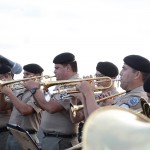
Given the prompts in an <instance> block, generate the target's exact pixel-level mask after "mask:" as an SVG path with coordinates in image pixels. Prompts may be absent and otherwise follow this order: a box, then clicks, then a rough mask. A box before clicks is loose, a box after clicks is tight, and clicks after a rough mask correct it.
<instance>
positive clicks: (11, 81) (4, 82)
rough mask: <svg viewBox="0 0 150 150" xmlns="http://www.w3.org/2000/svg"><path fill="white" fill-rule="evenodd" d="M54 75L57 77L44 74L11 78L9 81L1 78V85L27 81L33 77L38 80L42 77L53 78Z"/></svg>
mask: <svg viewBox="0 0 150 150" xmlns="http://www.w3.org/2000/svg"><path fill="white" fill-rule="evenodd" d="M53 77H55V76H49V75H44V76H34V77H30V78H24V79H18V80H9V81H2V80H0V87H1V86H4V85H9V84H14V83H17V82H22V81H27V80H33V79H34V80H36V79H40V78H45V79H48V78H50V79H51V78H53Z"/></svg>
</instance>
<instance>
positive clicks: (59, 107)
mask: <svg viewBox="0 0 150 150" xmlns="http://www.w3.org/2000/svg"><path fill="white" fill-rule="evenodd" d="M53 63H54V65H55V66H54V67H55V69H54V74H55V76H56V80H58V81H59V80H71V79H77V78H79V76H78V73H77V71H78V68H77V62H76V60H75V56H74V55H73V54H72V53H68V52H66V53H61V54H59V55H57V56H56V57H55V58H54V59H53ZM39 84H40V83H38V82H34V81H28V82H26V83H25V86H26V87H27V88H28V89H29V90H31V89H33V88H37V90H36V92H35V93H34V97H35V99H36V101H37V102H38V104H39V105H40V107H41V108H42V109H43V110H45V111H44V112H43V114H42V120H41V127H42V129H43V132H44V135H45V136H44V138H43V140H42V150H64V149H66V148H69V147H72V146H73V145H76V144H77V143H78V140H77V132H78V124H75V123H73V122H72V121H71V119H70V101H73V99H74V98H73V97H68V98H66V97H63V96H64V95H61V94H59V93H58V94H56V95H54V96H51V95H50V96H49V99H48V97H47V98H46V99H45V97H44V94H43V95H42V91H41V90H39V88H38V87H39V86H40V85H39ZM58 86H59V85H58Z"/></svg>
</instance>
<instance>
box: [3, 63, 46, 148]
mask: <svg viewBox="0 0 150 150" xmlns="http://www.w3.org/2000/svg"><path fill="white" fill-rule="evenodd" d="M23 69H24V72H23V74H24V78H27V77H31V76H41V75H42V72H43V71H44V70H43V68H42V67H41V66H39V65H38V64H27V65H25V66H24V67H23ZM17 84H18V83H17ZM0 88H1V92H2V93H4V94H5V95H6V96H8V98H9V102H11V103H12V104H13V109H12V112H11V116H10V119H9V124H16V125H19V126H20V127H21V128H23V129H24V130H26V131H28V132H29V134H30V135H31V137H32V138H33V140H34V141H35V143H36V144H39V140H38V138H37V132H38V129H39V125H40V121H41V113H42V109H41V108H40V107H39V106H38V105H37V103H36V102H35V99H34V97H33V94H34V92H35V89H33V90H31V91H29V90H28V89H26V88H25V87H24V86H23V85H22V84H21V83H19V84H18V87H16V88H15V89H13V90H12V89H10V88H9V87H8V86H7V85H4V86H1V87H0ZM18 138H19V137H18ZM14 149H15V150H22V145H20V143H19V142H18V141H17V139H16V138H15V137H14V136H13V134H12V133H11V132H10V134H9V136H8V139H7V145H6V150H14Z"/></svg>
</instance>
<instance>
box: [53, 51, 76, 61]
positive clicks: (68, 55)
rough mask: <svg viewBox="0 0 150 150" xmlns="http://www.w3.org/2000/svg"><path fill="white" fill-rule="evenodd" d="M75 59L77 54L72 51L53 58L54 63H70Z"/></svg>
mask: <svg viewBox="0 0 150 150" xmlns="http://www.w3.org/2000/svg"><path fill="white" fill-rule="evenodd" d="M73 61H75V56H74V55H73V54H72V53H68V52H66V53H61V54H59V55H57V56H56V57H55V58H54V59H53V63H54V64H69V63H71V62H73Z"/></svg>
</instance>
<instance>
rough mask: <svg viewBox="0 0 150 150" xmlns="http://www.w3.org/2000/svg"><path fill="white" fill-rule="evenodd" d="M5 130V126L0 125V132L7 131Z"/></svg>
mask: <svg viewBox="0 0 150 150" xmlns="http://www.w3.org/2000/svg"><path fill="white" fill-rule="evenodd" d="M7 131H8V129H7V127H0V133H2V132H7Z"/></svg>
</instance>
